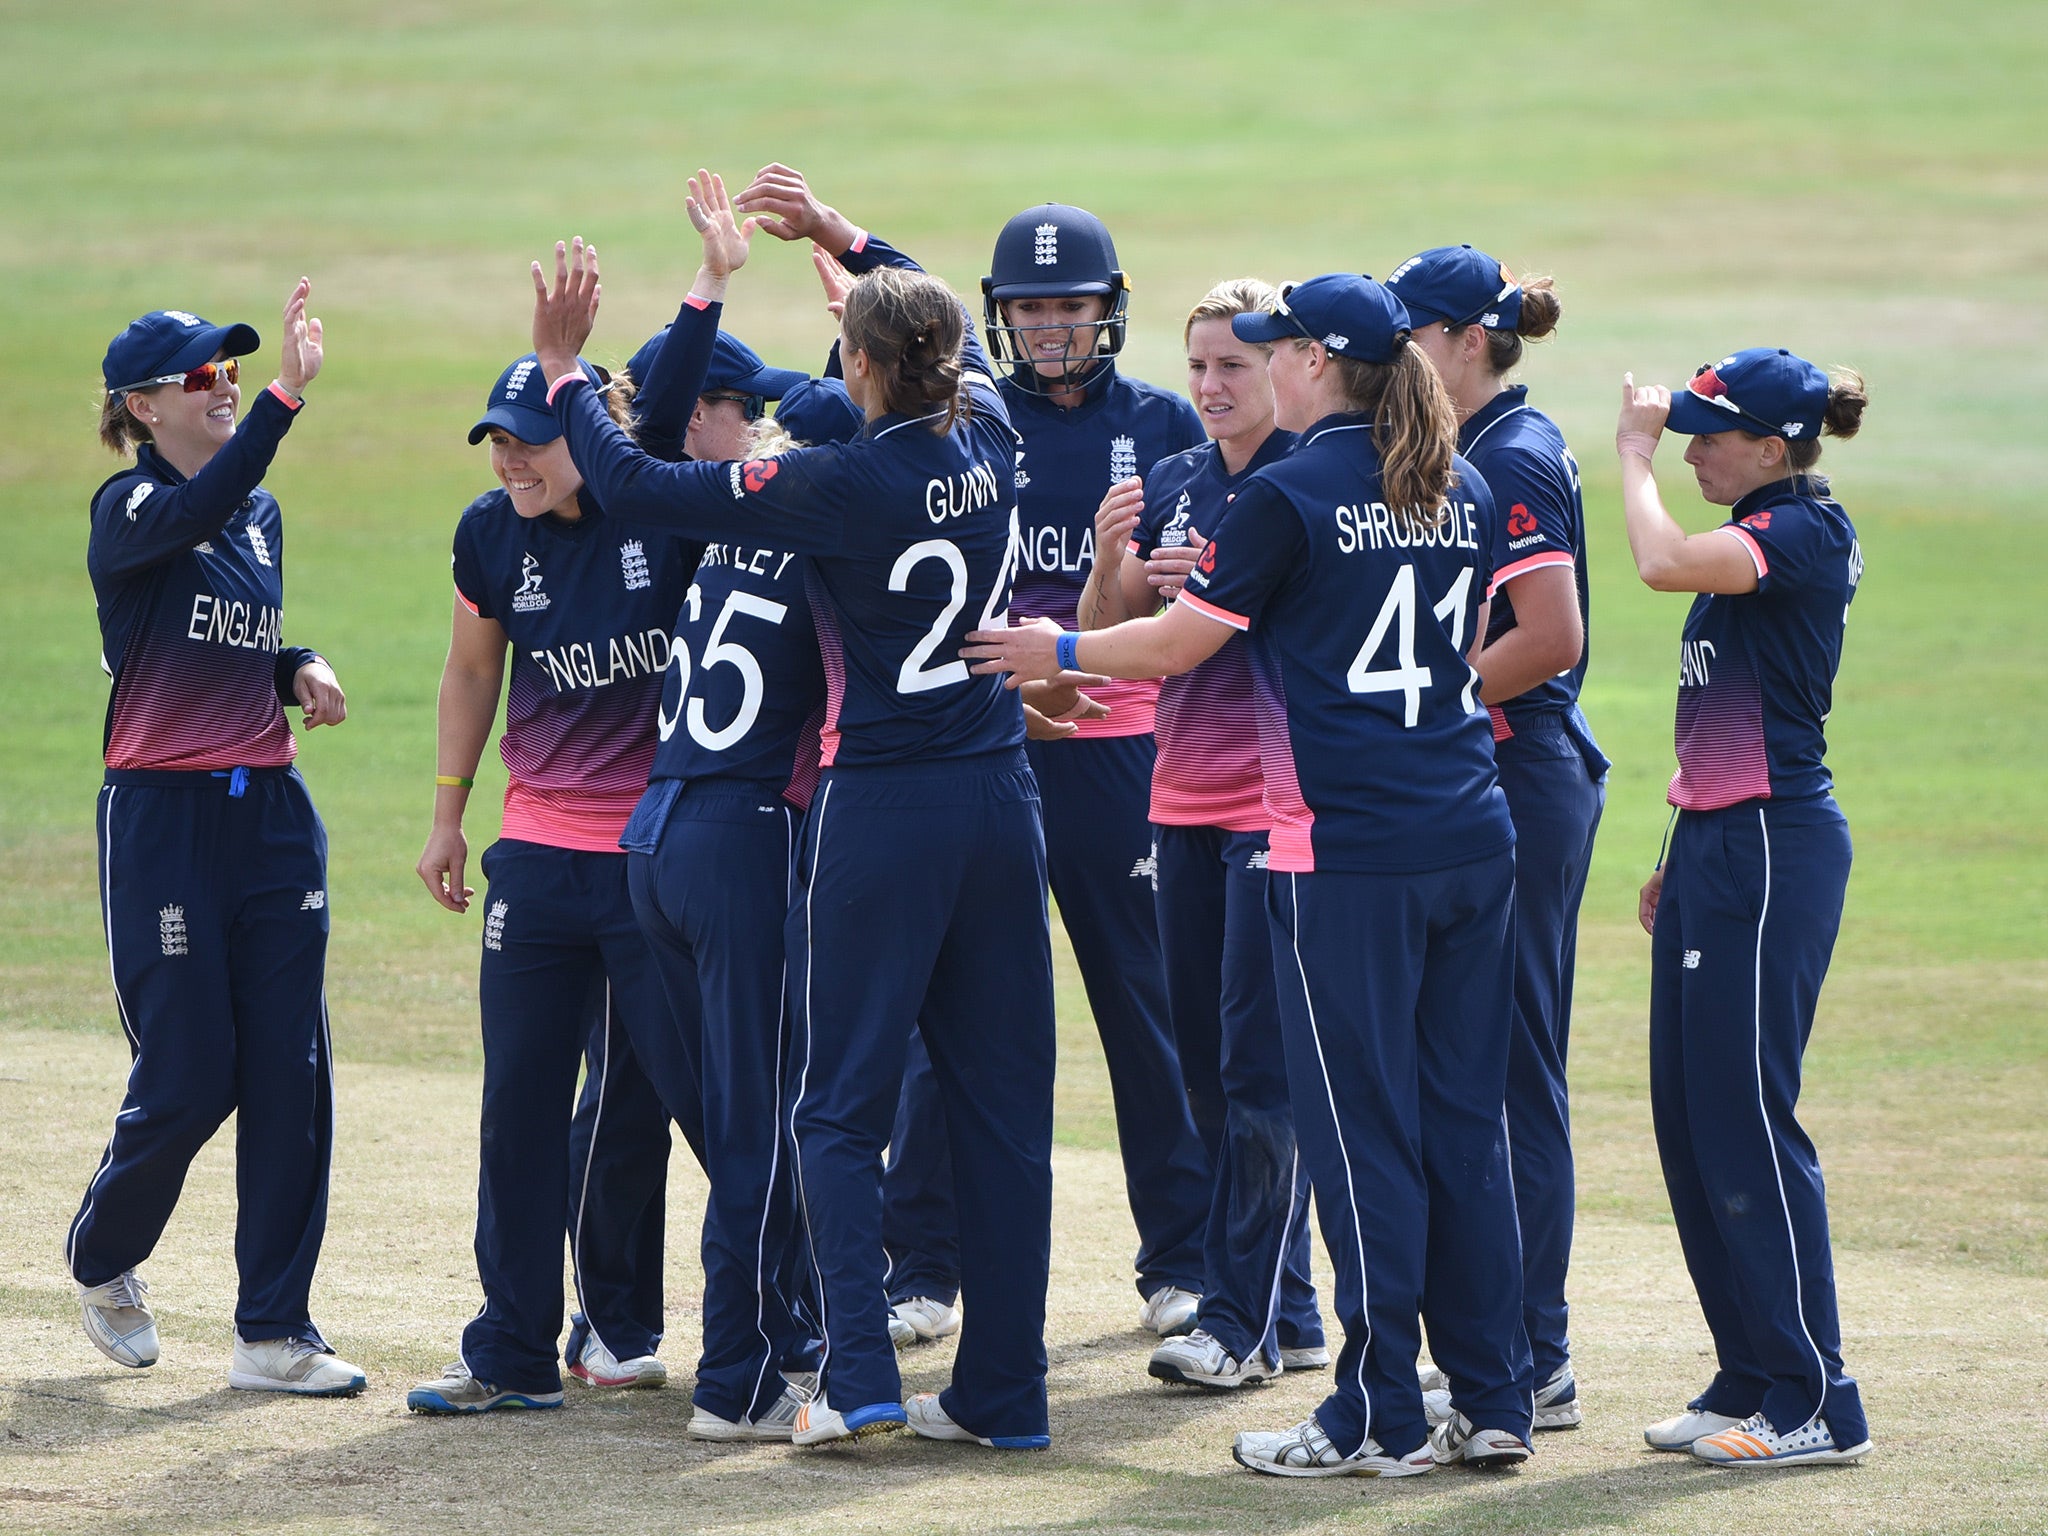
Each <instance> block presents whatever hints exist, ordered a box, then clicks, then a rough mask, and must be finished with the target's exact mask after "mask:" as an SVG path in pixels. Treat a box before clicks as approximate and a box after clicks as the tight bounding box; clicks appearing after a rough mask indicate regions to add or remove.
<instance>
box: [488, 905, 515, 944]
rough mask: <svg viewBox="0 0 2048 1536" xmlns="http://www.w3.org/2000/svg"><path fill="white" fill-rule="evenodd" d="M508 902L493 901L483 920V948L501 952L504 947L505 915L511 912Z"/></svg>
mask: <svg viewBox="0 0 2048 1536" xmlns="http://www.w3.org/2000/svg"><path fill="white" fill-rule="evenodd" d="M511 907H512V904H511V903H510V902H508V901H502V900H500V901H494V902H492V903H491V910H490V912H489V914H488V915H487V916H486V917H485V918H484V948H485V949H498V950H502V949H503V948H504V947H505V914H506V913H507V912H508V911H510V910H511Z"/></svg>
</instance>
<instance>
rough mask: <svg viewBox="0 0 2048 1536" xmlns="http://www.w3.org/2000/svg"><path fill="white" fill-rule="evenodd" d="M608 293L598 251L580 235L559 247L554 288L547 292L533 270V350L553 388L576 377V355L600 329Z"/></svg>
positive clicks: (537, 268) (537, 270)
mask: <svg viewBox="0 0 2048 1536" xmlns="http://www.w3.org/2000/svg"><path fill="white" fill-rule="evenodd" d="M603 293H604V287H603V285H602V284H601V283H599V281H598V276H597V247H596V246H594V245H585V244H584V243H583V237H582V236H581V235H578V236H577V237H576V238H575V240H573V241H572V242H570V243H569V244H568V245H564V244H563V243H562V242H561V241H559V240H557V241H556V242H555V285H554V287H553V289H552V290H550V288H549V287H548V282H547V279H546V277H544V276H543V275H542V274H541V268H540V263H539V262H537V261H536V262H535V263H534V264H533V350H534V355H535V356H537V357H538V358H539V359H540V365H541V368H542V370H543V371H544V372H545V373H546V374H547V376H548V382H549V383H550V384H552V383H554V382H555V380H557V379H559V378H562V377H563V376H565V375H567V374H571V373H574V372H575V371H576V355H577V354H578V353H579V352H581V351H582V350H583V344H584V343H585V342H586V341H588V340H590V332H591V328H592V327H593V326H595V325H596V324H597V304H598V300H599V299H600V298H601V297H602V296H603Z"/></svg>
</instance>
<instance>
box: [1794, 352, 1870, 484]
mask: <svg viewBox="0 0 2048 1536" xmlns="http://www.w3.org/2000/svg"><path fill="white" fill-rule="evenodd" d="M1869 404H1870V396H1869V395H1868V393H1866V392H1865V390H1864V386H1863V375H1862V374H1860V373H1858V372H1857V371H1856V370H1855V369H1854V368H1837V369H1836V370H1835V371H1834V372H1833V373H1832V374H1830V375H1829V376H1828V403H1827V408H1826V409H1825V410H1824V411H1822V413H1821V426H1820V430H1821V434H1822V436H1825V437H1854V436H1855V435H1856V433H1857V431H1858V430H1859V429H1860V428H1861V427H1862V425H1863V411H1864V407H1866V406H1868V405H1869ZM1785 461H1786V462H1787V463H1788V464H1790V465H1791V466H1792V468H1793V469H1795V470H1797V471H1799V472H1800V473H1801V474H1804V473H1805V472H1806V471H1807V470H1809V469H1811V468H1813V466H1814V465H1815V464H1816V463H1818V462H1819V461H1820V443H1819V441H1818V440H1817V439H1814V438H1807V439H1806V440H1805V441H1804V442H1797V443H1795V442H1791V441H1789V440H1788V441H1787V442H1786V444H1785Z"/></svg>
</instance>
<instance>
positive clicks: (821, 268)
mask: <svg viewBox="0 0 2048 1536" xmlns="http://www.w3.org/2000/svg"><path fill="white" fill-rule="evenodd" d="M811 266H812V268H813V269H814V270H815V271H816V272H817V274H818V282H819V283H820V284H821V285H822V286H823V288H824V290H825V311H826V313H827V314H829V315H831V317H832V318H833V319H834V320H841V319H844V318H845V317H846V296H847V295H848V294H849V293H851V292H853V274H852V273H851V272H849V271H847V270H846V268H844V267H842V266H841V265H840V264H839V258H838V257H837V256H834V255H833V254H832V253H831V252H830V251H828V250H826V249H825V247H823V246H822V245H813V246H812V247H811Z"/></svg>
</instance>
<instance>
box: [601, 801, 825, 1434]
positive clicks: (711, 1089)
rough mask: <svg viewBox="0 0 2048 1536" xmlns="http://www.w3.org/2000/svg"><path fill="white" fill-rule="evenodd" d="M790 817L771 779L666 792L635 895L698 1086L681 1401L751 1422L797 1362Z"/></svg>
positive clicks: (638, 864) (634, 865) (800, 1326)
mask: <svg viewBox="0 0 2048 1536" xmlns="http://www.w3.org/2000/svg"><path fill="white" fill-rule="evenodd" d="M800 822H801V817H800V814H799V813H798V812H797V811H796V810H794V809H793V808H792V807H791V806H790V805H789V804H788V803H787V802H785V801H784V800H783V799H782V797H781V795H780V793H779V792H778V789H777V787H776V786H774V785H770V784H749V783H746V782H743V781H740V780H720V779H709V780H699V781H696V782H693V783H691V784H690V785H689V786H688V787H687V788H685V789H683V790H682V792H681V793H680V794H679V795H678V796H677V798H676V799H675V801H674V803H673V805H672V806H671V808H670V810H669V812H668V818H667V821H666V822H665V823H664V824H663V826H662V829H661V840H660V842H659V844H658V845H657V846H656V849H655V851H654V852H653V853H651V854H644V853H635V854H632V855H630V856H629V858H630V860H631V881H632V890H633V905H634V908H635V910H636V911H637V912H638V914H639V918H640V927H641V930H642V932H644V933H645V934H646V935H647V941H648V944H649V945H650V946H651V947H652V949H653V951H654V958H655V962H656V964H657V965H658V966H659V967H660V971H661V979H662V985H663V986H664V987H665V988H666V989H667V991H668V995H669V997H670V999H671V1001H672V1002H673V1004H674V1007H675V1012H676V1016H677V1018H678V1019H679V1020H681V1021H682V1022H683V1025H684V1027H685V1028H686V1029H690V1030H693V1031H694V1035H693V1040H692V1048H693V1051H694V1053H695V1055H696V1057H697V1060H698V1064H699V1075H700V1078H701V1082H702V1090H701V1092H702V1115H703V1123H704V1170H705V1173H706V1175H707V1176H708V1177H709V1179H710V1181H711V1192H710V1196H709V1199H708V1201H707V1203H706V1205H705V1209H704V1234H703V1250H702V1251H703V1259H704V1335H703V1354H702V1356H701V1357H700V1358H699V1360H698V1363H697V1384H696V1390H695V1393H694V1396H693V1401H694V1402H696V1403H697V1404H698V1405H699V1406H700V1407H702V1408H705V1409H706V1410H708V1411H709V1412H711V1413H714V1414H716V1415H718V1417H720V1418H722V1419H728V1420H733V1421H736V1422H737V1421H741V1420H752V1419H754V1418H757V1417H759V1416H760V1415H761V1414H762V1413H764V1412H766V1411H767V1410H768V1409H769V1408H770V1407H772V1406H773V1405H774V1403H775V1400H776V1399H777V1398H778V1397H780V1396H781V1395H782V1389H783V1381H782V1377H781V1376H780V1375H779V1374H778V1371H779V1368H781V1367H784V1366H788V1367H791V1368H801V1367H803V1366H804V1365H806V1364H808V1363H809V1356H810V1349H811V1344H812V1338H811V1326H810V1324H809V1323H808V1322H807V1321H805V1320H803V1319H802V1318H801V1316H800V1313H799V1298H800V1290H801V1287H800V1282H799V1279H798V1270H799V1265H800V1261H801V1250H800V1249H798V1248H797V1246H796V1177H795V1170H794V1168H793V1166H792V1162H791V1154H790V1147H789V1141H788V1136H787V1132H786V1129H785V1127H784V1113H783V1092H784V1079H785V1075H786V1073H785V1068H786V1064H787V1052H788V1047H789V1028H788V1018H787V987H788V976H787V967H786V965H785V957H784V952H783V928H784V924H785V922H786V920H787V919H788V916H789V909H790V901H791V898H792V896H793V895H794V859H795V854H796V835H797V828H798V826H799V824H800Z"/></svg>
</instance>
